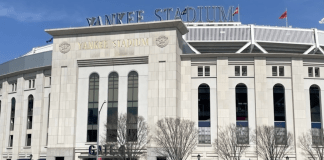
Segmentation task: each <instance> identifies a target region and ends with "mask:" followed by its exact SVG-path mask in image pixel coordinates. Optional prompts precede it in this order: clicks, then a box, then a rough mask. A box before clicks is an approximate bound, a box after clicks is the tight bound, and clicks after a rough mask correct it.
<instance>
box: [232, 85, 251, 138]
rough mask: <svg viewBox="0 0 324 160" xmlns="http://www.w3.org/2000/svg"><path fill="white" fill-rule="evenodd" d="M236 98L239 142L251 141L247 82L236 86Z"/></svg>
mask: <svg viewBox="0 0 324 160" xmlns="http://www.w3.org/2000/svg"><path fill="white" fill-rule="evenodd" d="M235 92H236V95H235V98H236V127H237V130H238V132H237V134H238V135H237V137H238V143H244V144H245V143H249V124H248V101H247V100H248V96H247V87H246V85H245V84H238V85H237V86H236V87H235Z"/></svg>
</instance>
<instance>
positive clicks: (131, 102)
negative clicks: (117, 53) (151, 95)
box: [127, 71, 138, 141]
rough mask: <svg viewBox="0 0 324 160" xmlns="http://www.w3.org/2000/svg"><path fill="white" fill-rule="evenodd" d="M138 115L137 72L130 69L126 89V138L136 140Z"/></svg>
mask: <svg viewBox="0 0 324 160" xmlns="http://www.w3.org/2000/svg"><path fill="white" fill-rule="evenodd" d="M137 116H138V74H137V72H135V71H132V72H130V73H129V74H128V89H127V140H128V141H136V140H137Z"/></svg>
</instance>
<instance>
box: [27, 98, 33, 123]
mask: <svg viewBox="0 0 324 160" xmlns="http://www.w3.org/2000/svg"><path fill="white" fill-rule="evenodd" d="M33 108H34V97H33V96H32V95H29V96H28V113H27V129H32V127H33Z"/></svg>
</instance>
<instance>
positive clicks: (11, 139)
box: [8, 135, 13, 147]
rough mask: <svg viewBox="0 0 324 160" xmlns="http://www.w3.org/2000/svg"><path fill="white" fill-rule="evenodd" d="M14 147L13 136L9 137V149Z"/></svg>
mask: <svg viewBox="0 0 324 160" xmlns="http://www.w3.org/2000/svg"><path fill="white" fill-rule="evenodd" d="M12 146H13V135H10V136H9V142H8V147H12Z"/></svg>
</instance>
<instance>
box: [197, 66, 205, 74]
mask: <svg viewBox="0 0 324 160" xmlns="http://www.w3.org/2000/svg"><path fill="white" fill-rule="evenodd" d="M203 75H204V70H203V66H198V76H203Z"/></svg>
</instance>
